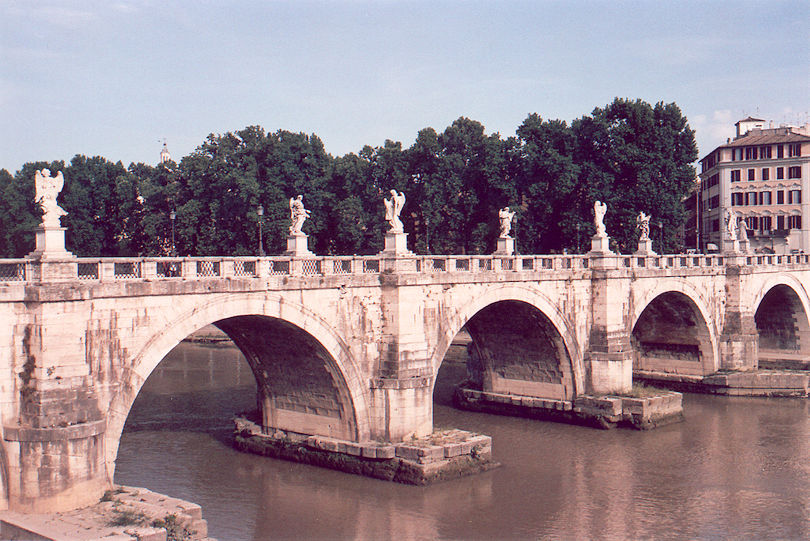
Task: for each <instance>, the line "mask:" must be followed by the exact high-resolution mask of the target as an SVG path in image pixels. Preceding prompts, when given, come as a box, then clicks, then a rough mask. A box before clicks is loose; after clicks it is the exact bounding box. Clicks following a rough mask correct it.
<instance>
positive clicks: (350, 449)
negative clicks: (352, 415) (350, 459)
mask: <svg viewBox="0 0 810 541" xmlns="http://www.w3.org/2000/svg"><path fill="white" fill-rule="evenodd" d="M343 447H344V449H345V450H344V451H343V452H344V453H346V454H347V455H350V456H360V454H361V453H362V452H363V446H362V445H360V444H359V443H354V442H350V441H349V442H346V443H345V444H343Z"/></svg>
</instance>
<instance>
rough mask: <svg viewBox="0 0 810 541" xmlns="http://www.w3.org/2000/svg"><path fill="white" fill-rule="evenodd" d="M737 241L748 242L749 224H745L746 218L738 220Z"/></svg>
mask: <svg viewBox="0 0 810 541" xmlns="http://www.w3.org/2000/svg"><path fill="white" fill-rule="evenodd" d="M737 239H738V240H740V241H746V240H748V224H747V223H745V218H743V217H742V216H739V217H738V218H737Z"/></svg>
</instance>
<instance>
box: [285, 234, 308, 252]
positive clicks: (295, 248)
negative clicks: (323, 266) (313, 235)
mask: <svg viewBox="0 0 810 541" xmlns="http://www.w3.org/2000/svg"><path fill="white" fill-rule="evenodd" d="M308 238H309V237H307V236H306V235H305V234H303V233H301V234H298V235H289V236H288V237H287V251H286V252H284V255H289V256H293V257H312V256H314V255H315V254H313V253H312V252H310V251H309V247H308V246H307V245H308Z"/></svg>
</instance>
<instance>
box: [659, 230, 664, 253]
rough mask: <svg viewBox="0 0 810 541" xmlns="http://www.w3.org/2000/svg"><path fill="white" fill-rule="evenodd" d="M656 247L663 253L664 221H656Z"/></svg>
mask: <svg viewBox="0 0 810 541" xmlns="http://www.w3.org/2000/svg"><path fill="white" fill-rule="evenodd" d="M658 248H659V249H660V250H661V253H662V254H663V253H664V222H658Z"/></svg>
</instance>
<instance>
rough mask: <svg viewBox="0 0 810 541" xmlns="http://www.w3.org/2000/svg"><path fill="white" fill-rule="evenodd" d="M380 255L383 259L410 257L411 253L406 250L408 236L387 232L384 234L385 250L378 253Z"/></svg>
mask: <svg viewBox="0 0 810 541" xmlns="http://www.w3.org/2000/svg"><path fill="white" fill-rule="evenodd" d="M380 255H381V256H383V257H401V256H408V255H412V252H411V251H410V250H408V234H407V233H393V232H391V231H389V232H387V233H386V234H385V249H384V250H383V251H382V252H380Z"/></svg>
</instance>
